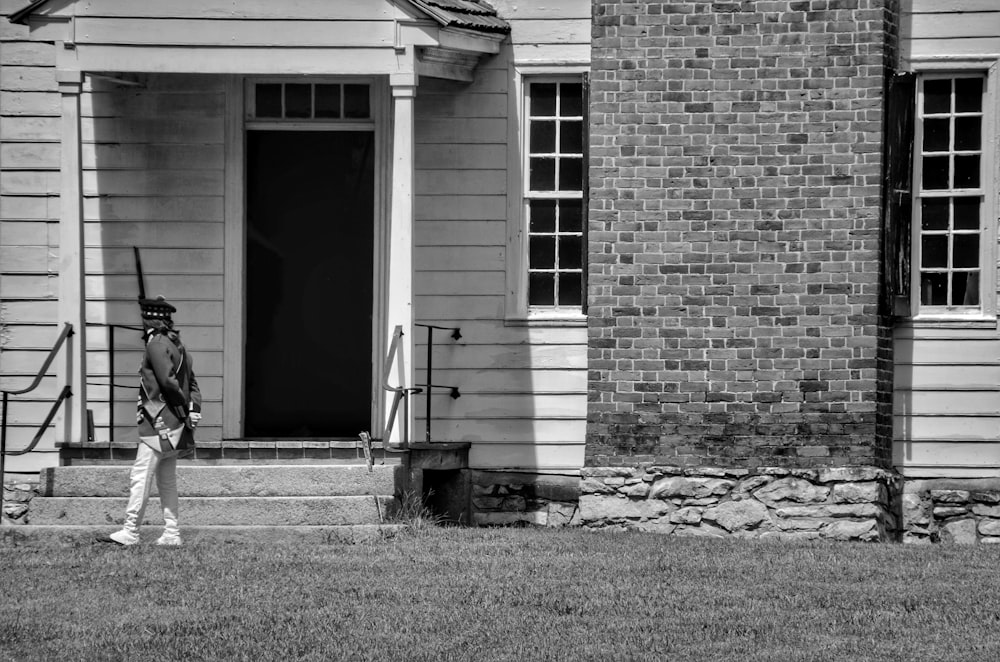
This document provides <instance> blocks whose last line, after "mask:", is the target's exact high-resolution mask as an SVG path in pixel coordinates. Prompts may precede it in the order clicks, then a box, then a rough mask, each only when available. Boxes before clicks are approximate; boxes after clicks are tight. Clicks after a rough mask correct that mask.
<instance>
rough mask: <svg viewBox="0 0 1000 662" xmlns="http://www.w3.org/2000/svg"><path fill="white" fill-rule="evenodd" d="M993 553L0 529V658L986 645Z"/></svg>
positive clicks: (991, 656) (998, 620) (765, 652)
mask: <svg viewBox="0 0 1000 662" xmlns="http://www.w3.org/2000/svg"><path fill="white" fill-rule="evenodd" d="M998 556H1000V548H994V547H992V546H986V545H983V546H979V547H950V546H934V547H929V546H919V547H917V546H905V547H904V546H902V545H890V544H850V543H825V544H806V543H798V544H792V543H766V542H765V543H760V542H751V541H730V540H703V539H683V538H668V537H663V536H658V535H655V534H640V533H617V534H610V533H588V532H584V531H576V530H554V531H542V530H535V529H478V530H476V529H454V528H438V529H429V530H425V531H422V532H417V533H403V534H401V535H399V536H397V537H396V538H394V539H392V540H387V541H383V542H373V543H365V544H358V545H309V546H292V545H248V544H223V545H209V544H204V545H199V544H190V545H188V546H186V547H184V548H179V549H160V548H155V547H153V546H151V545H150V546H143V547H139V548H131V549H116V548H110V547H108V546H105V545H98V544H93V545H91V544H84V545H79V546H75V547H72V546H63V545H57V544H54V543H53V544H42V543H39V544H34V545H27V546H19V547H14V546H10V545H0V591H2V604H0V660H2V661H3V662H7V661H8V660H18V661H21V660H45V661H49V660H67V661H74V660H172V661H173V660H254V661H266V660H406V661H419V660H476V661H481V660H482V661H485V660H512V661H513V660H518V661H520V660H574V661H578V660H601V661H602V662H605V661H607V662H610V661H613V660H647V659H648V660H671V661H677V660H761V661H763V660H768V661H786V660H788V661H797V660H837V661H855V660H879V661H885V660H906V661H913V660H933V661H935V662H942V661H946V660H974V661H979V660H983V661H992V660H998V659H1000V572H998V569H1000V563H998Z"/></svg>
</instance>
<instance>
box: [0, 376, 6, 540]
mask: <svg viewBox="0 0 1000 662" xmlns="http://www.w3.org/2000/svg"><path fill="white" fill-rule="evenodd" d="M6 472H7V391H4V392H3V409H2V411H0V521H3V517H4V514H3V491H4V488H5V487H6V485H7V480H6V475H7V473H6Z"/></svg>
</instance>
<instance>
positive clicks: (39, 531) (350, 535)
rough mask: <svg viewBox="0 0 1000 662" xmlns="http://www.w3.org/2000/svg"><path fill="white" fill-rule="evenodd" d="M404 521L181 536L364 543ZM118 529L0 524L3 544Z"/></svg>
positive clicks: (396, 530) (211, 530)
mask: <svg viewBox="0 0 1000 662" xmlns="http://www.w3.org/2000/svg"><path fill="white" fill-rule="evenodd" d="M405 528H406V527H405V525H403V524H354V525H347V526H185V525H183V524H182V525H181V537H182V538H183V539H184V544H185V545H191V544H200V543H222V542H238V543H297V544H298V543H308V544H330V543H347V544H354V543H361V542H372V541H379V540H388V539H391V538H394V537H395V536H397V535H399V534H400V533H401V532H402V531H403V530H404V529H405ZM117 530H118V529H117V528H115V527H114V526H111V525H107V524H103V525H99V526H96V525H95V526H52V525H32V524H29V525H22V526H0V545H3V544H7V545H13V546H19V545H31V544H32V543H41V544H48V543H52V542H55V543H71V544H80V543H93V544H101V543H97V542H96V538H97V537H98V536H104V535H107V534H109V533H112V532H114V531H117ZM159 535H160V530H159V529H158V528H156V527H146V528H145V529H144V530H142V531H141V532H140V543H139V544H140V546H149V547H152V543H153V541H154V540H156V539H157V538H158V537H159ZM123 551H124V550H123Z"/></svg>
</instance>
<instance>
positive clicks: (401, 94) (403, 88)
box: [386, 74, 417, 446]
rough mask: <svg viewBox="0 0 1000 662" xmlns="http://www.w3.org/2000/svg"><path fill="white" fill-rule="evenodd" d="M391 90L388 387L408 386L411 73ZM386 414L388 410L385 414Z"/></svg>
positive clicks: (393, 81) (397, 431)
mask: <svg viewBox="0 0 1000 662" xmlns="http://www.w3.org/2000/svg"><path fill="white" fill-rule="evenodd" d="M389 82H390V85H391V86H392V202H391V205H390V214H389V219H390V227H389V292H388V299H389V301H388V306H387V307H386V313H387V315H386V317H387V320H386V323H387V331H388V333H387V335H386V337H387V338H389V339H391V338H392V334H393V332H394V330H395V328H396V327H397V326H400V327H402V329H403V338H402V342H401V343H400V345H399V348H398V349H397V352H396V363H395V365H394V366H393V370H392V373H391V374H392V378H391V379H390V382H391V383H392V385H393V386H407V387H412V386H413V382H414V379H413V341H414V337H413V143H414V136H413V132H414V120H413V102H414V96H415V95H416V89H417V77H416V75H415V74H394V75H392V76H390V81H389ZM413 404H414V400H413V398H412V397H411V398H410V407H409V411H408V412H407V420H406V422H405V424H406V425H408V426H409V430H410V439H411V440H412V439H413V420H414V419H413V410H414V407H413ZM386 415H388V408H387V411H386ZM403 425H404V419H403V411H402V410H400V411H399V412H398V417H397V419H396V424H395V426H394V427H393V432H392V435H391V436H390V438H389V439H387V440H386V441H387V442H388V443H389V445H391V446H398V445H399V444H400V443H401V442H402V438H403V437H402V434H403Z"/></svg>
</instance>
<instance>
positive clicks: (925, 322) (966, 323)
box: [896, 315, 997, 329]
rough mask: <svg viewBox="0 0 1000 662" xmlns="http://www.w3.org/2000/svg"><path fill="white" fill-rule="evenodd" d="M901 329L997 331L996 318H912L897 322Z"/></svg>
mask: <svg viewBox="0 0 1000 662" xmlns="http://www.w3.org/2000/svg"><path fill="white" fill-rule="evenodd" d="M896 327H897V328H900V329H996V328H997V318H996V317H995V316H982V315H980V316H976V317H911V318H909V319H901V320H898V321H897V322H896Z"/></svg>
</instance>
